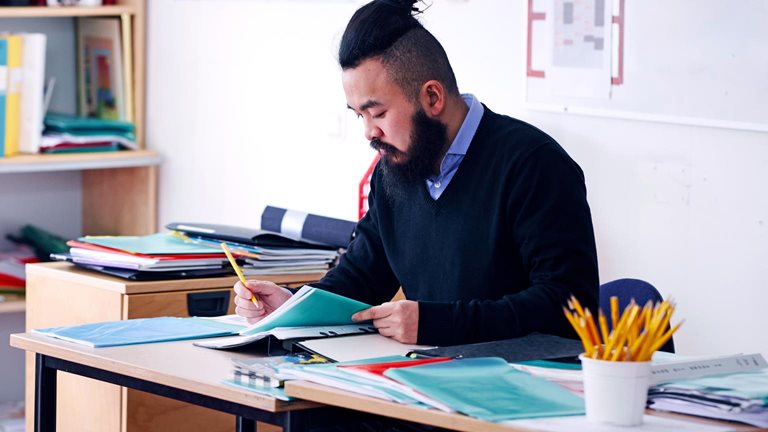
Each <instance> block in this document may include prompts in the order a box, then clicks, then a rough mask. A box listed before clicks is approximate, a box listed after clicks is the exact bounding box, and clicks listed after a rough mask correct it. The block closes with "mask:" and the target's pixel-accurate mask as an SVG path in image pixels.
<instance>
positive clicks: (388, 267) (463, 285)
mask: <svg viewBox="0 0 768 432" xmlns="http://www.w3.org/2000/svg"><path fill="white" fill-rule="evenodd" d="M381 176H382V172H381V169H380V167H377V168H376V169H375V171H374V174H373V177H372V181H371V192H370V194H369V201H370V210H369V211H368V213H367V214H366V215H365V217H364V218H363V219H362V220H361V221H360V223H359V224H358V226H357V229H356V236H355V238H354V240H353V241H352V242H351V244H350V245H349V248H348V250H347V252H346V253H345V254H344V255H343V256H342V258H341V260H340V263H339V265H338V266H337V267H336V268H334V269H333V270H331V271H330V272H329V273H328V274H327V275H326V276H325V277H324V278H323V279H322V280H321V281H320V282H319V283H317V284H315V285H316V286H318V287H320V288H323V289H327V290H329V291H333V292H337V293H340V294H343V295H346V296H348V297H352V298H356V299H358V300H361V301H364V302H367V303H369V304H374V305H376V304H380V303H382V302H385V301H388V300H390V299H391V298H392V296H393V295H394V294H395V292H396V291H397V289H398V287H400V286H402V287H403V291H404V293H405V296H406V298H408V299H409V300H416V301H418V302H419V330H418V342H419V343H423V344H434V345H453V344H462V343H472V342H481V341H488V340H498V339H507V338H512V337H518V336H523V335H525V334H528V333H530V332H534V331H538V332H543V333H550V334H557V335H563V336H569V337H573V336H574V335H575V333H574V332H573V330H572V329H570V328H569V324H568V322H567V321H566V320H565V317H564V315H563V311H562V306H563V305H564V304H565V303H566V300H567V298H568V297H569V296H570V295H571V294H574V295H576V297H577V298H578V299H579V300H580V301H581V302H582V303H583V304H584V305H585V306H587V307H589V308H590V309H591V310H592V311H596V309H597V297H598V273H597V253H596V250H595V239H594V233H593V229H592V220H591V217H590V212H589V206H588V204H587V200H586V188H585V185H584V176H583V173H582V171H581V169H580V168H579V166H578V165H577V164H576V163H575V162H574V161H573V160H572V159H571V158H570V157H569V156H568V155H567V154H566V152H565V151H564V150H563V149H562V148H561V147H560V145H558V144H557V143H556V142H555V140H554V139H552V138H551V137H549V136H548V135H546V134H545V133H543V132H542V131H540V130H539V129H537V128H535V127H533V126H531V125H529V124H527V123H525V122H522V121H519V120H516V119H512V118H510V117H506V116H502V115H499V114H495V113H493V112H491V111H490V110H489V109H488V108H487V107H486V108H485V113H484V115H483V118H482V120H481V122H480V125H479V127H478V129H477V132H476V133H475V136H474V138H473V140H472V143H471V144H470V147H469V150H468V151H467V154H466V156H465V157H464V160H463V161H462V163H461V165H460V166H459V169H458V171H457V172H456V175H455V176H454V178H453V179H452V180H451V182H450V184H449V185H448V186H447V188H446V189H445V190H444V191H443V194H442V195H441V196H440V198H439V199H438V200H433V199H432V197H430V195H429V193H428V192H427V190H426V186H425V185H424V183H423V182H419V183H418V184H414V185H413V186H412V187H409V188H408V189H407V190H405V191H404V193H403V194H402V197H400V198H398V199H396V200H392V199H389V198H388V197H387V196H386V194H385V193H384V191H383V189H382V184H381Z"/></svg>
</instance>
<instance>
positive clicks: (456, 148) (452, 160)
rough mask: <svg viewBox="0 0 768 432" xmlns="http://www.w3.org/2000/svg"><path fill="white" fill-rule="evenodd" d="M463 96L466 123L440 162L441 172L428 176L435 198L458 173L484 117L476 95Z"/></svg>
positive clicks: (431, 192)
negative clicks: (467, 110) (465, 107)
mask: <svg viewBox="0 0 768 432" xmlns="http://www.w3.org/2000/svg"><path fill="white" fill-rule="evenodd" d="M461 98H462V99H464V103H466V104H467V106H468V107H469V112H467V117H466V118H465V119H464V123H462V124H461V127H460V128H459V132H458V133H457V134H456V138H454V139H453V142H452V143H451V146H450V147H449V148H448V152H447V153H446V154H445V157H443V161H442V162H441V163H440V174H438V175H437V176H432V177H428V178H427V191H429V195H430V196H431V197H432V199H434V200H437V199H438V198H440V195H442V194H443V191H444V190H445V188H447V187H448V183H450V182H451V180H452V179H453V176H454V175H456V171H457V170H458V169H459V165H461V161H462V160H464V155H466V154H467V149H469V144H470V143H471V142H472V138H474V136H475V132H477V127H478V126H479V125H480V119H481V118H483V111H484V109H483V105H482V104H481V103H480V101H478V100H477V98H476V97H474V96H473V95H471V94H468V93H467V94H462V95H461Z"/></svg>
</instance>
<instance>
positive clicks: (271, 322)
mask: <svg viewBox="0 0 768 432" xmlns="http://www.w3.org/2000/svg"><path fill="white" fill-rule="evenodd" d="M370 307H371V305H369V304H365V303H363V302H360V301H357V300H353V299H351V298H348V297H344V296H342V295H338V294H334V293H332V292H330V291H325V290H321V289H318V288H315V287H312V286H309V285H305V286H303V287H302V288H301V289H300V290H299V291H297V292H296V294H294V295H293V296H292V297H291V298H290V299H288V301H286V302H285V303H283V304H282V305H281V306H280V307H279V308H277V309H275V310H274V311H273V312H272V313H271V314H269V315H267V316H266V317H265V318H264V319H262V320H261V321H259V322H257V323H256V324H253V325H252V326H250V327H248V328H246V329H245V330H243V331H241V332H240V334H241V335H244V336H247V335H255V334H256V333H261V332H265V331H269V330H272V329H274V328H275V327H299V326H328V325H344V324H354V321H352V315H354V314H355V313H357V312H360V311H361V310H365V309H368V308H370Z"/></svg>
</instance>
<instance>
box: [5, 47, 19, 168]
mask: <svg viewBox="0 0 768 432" xmlns="http://www.w3.org/2000/svg"><path fill="white" fill-rule="evenodd" d="M0 39H4V40H5V41H6V76H5V79H6V87H5V119H4V120H5V140H4V141H5V151H4V155H5V156H15V155H17V154H19V129H20V128H21V82H22V69H21V58H22V43H23V41H22V37H21V35H18V34H4V35H0Z"/></svg>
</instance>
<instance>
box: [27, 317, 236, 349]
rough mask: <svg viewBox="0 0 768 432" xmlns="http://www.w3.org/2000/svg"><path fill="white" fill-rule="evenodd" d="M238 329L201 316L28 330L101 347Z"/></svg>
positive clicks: (231, 332) (224, 333)
mask: <svg viewBox="0 0 768 432" xmlns="http://www.w3.org/2000/svg"><path fill="white" fill-rule="evenodd" d="M241 329H242V327H240V326H235V325H227V324H222V323H218V322H214V321H210V320H205V319H201V318H194V317H192V318H176V317H157V318H139V319H130V320H123V321H106V322H98V323H90V324H81V325H75V326H66V327H50V328H44V329H33V330H32V333H36V334H40V335H45V336H50V337H54V338H57V339H62V340H66V341H69V342H74V343H78V344H81V345H87V346H90V347H94V348H102V347H111V346H119V345H135V344H144V343H153V342H169V341H176V340H188V339H201V338H211V337H218V336H230V335H234V334H237V332H238V331H239V330H241Z"/></svg>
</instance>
